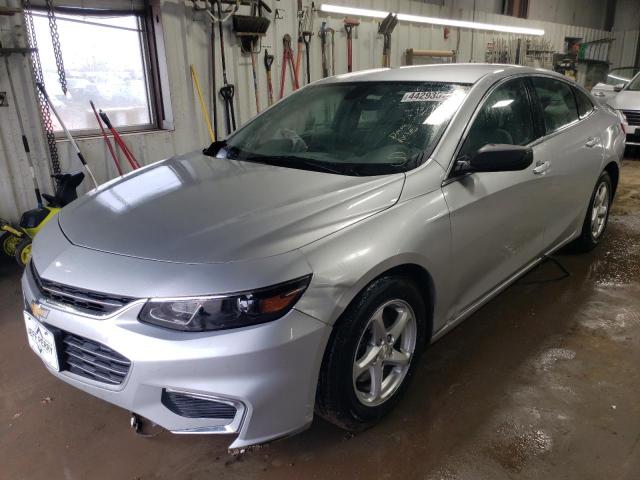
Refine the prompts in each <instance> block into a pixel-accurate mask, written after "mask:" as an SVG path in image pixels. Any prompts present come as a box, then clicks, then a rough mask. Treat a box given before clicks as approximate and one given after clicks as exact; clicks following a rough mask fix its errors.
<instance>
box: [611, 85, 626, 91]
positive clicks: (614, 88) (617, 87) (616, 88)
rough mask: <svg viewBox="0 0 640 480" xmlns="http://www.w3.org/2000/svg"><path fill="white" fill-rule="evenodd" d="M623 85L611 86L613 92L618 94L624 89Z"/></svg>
mask: <svg viewBox="0 0 640 480" xmlns="http://www.w3.org/2000/svg"><path fill="white" fill-rule="evenodd" d="M624 86H625V84H624V83H617V84H615V85H614V86H613V90H614V91H615V92H619V91H621V90H622V89H623V88H624Z"/></svg>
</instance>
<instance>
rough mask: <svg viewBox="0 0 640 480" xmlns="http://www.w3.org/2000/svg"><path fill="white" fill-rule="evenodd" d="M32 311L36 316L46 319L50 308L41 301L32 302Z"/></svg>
mask: <svg viewBox="0 0 640 480" xmlns="http://www.w3.org/2000/svg"><path fill="white" fill-rule="evenodd" d="M31 313H32V314H33V316H34V317H36V318H38V319H40V320H44V319H45V318H47V316H48V315H49V310H48V309H46V308H44V307H43V306H41V305H40V304H39V303H36V302H31Z"/></svg>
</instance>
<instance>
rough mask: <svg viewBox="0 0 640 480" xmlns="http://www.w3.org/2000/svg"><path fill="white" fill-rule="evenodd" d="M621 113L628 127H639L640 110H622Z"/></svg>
mask: <svg viewBox="0 0 640 480" xmlns="http://www.w3.org/2000/svg"><path fill="white" fill-rule="evenodd" d="M622 113H624V116H625V117H627V123H628V124H629V125H640V110H623V111H622Z"/></svg>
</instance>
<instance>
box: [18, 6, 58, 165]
mask: <svg viewBox="0 0 640 480" xmlns="http://www.w3.org/2000/svg"><path fill="white" fill-rule="evenodd" d="M23 5H24V20H25V26H26V29H27V41H28V42H29V47H30V48H33V49H35V50H34V51H33V52H32V53H31V55H30V58H31V73H32V75H33V81H34V82H35V83H36V84H37V83H41V84H42V85H44V76H43V74H42V64H41V63H40V54H39V53H38V41H37V39H36V31H35V28H34V25H33V16H32V12H31V1H30V0H24V1H23ZM36 95H37V97H38V107H40V119H41V120H42V126H43V128H44V131H45V134H46V136H47V145H48V147H49V156H50V158H51V169H52V170H53V173H55V174H58V173H60V157H59V156H58V148H57V146H56V136H55V134H54V133H53V123H52V122H51V112H50V110H49V104H48V103H47V99H46V98H44V95H43V94H42V92H41V91H40V89H39V88H36Z"/></svg>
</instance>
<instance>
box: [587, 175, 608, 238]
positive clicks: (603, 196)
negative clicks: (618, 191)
mask: <svg viewBox="0 0 640 480" xmlns="http://www.w3.org/2000/svg"><path fill="white" fill-rule="evenodd" d="M608 213H609V186H608V185H607V183H606V182H602V183H601V184H600V185H599V186H598V190H597V191H596V195H595V197H594V199H593V206H592V208H591V235H592V236H593V238H594V240H597V239H598V238H599V237H600V235H602V232H603V231H604V227H605V225H606V223H607V214H608Z"/></svg>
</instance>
